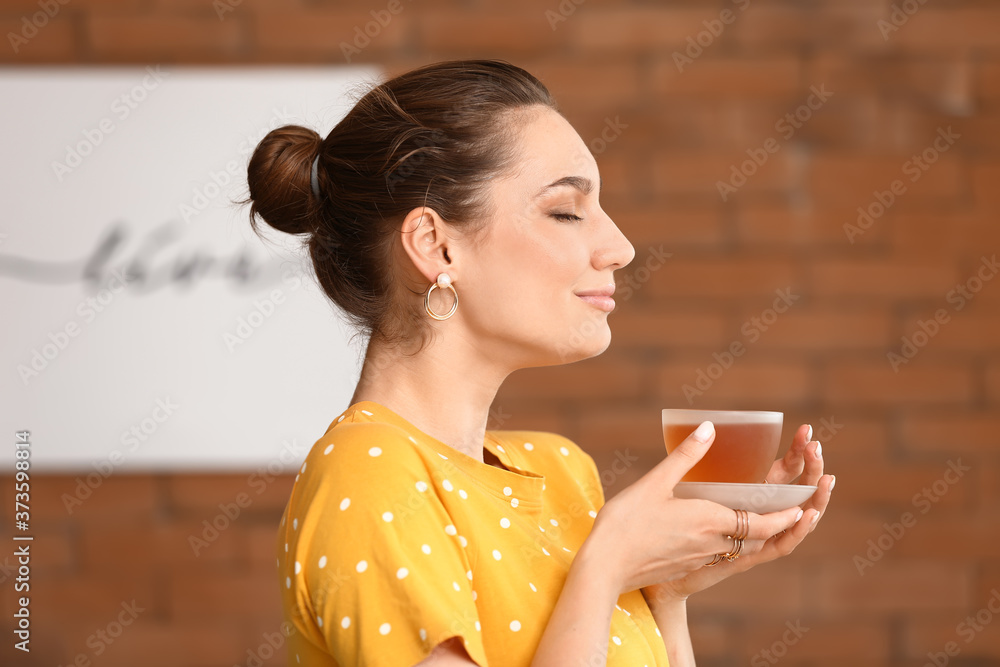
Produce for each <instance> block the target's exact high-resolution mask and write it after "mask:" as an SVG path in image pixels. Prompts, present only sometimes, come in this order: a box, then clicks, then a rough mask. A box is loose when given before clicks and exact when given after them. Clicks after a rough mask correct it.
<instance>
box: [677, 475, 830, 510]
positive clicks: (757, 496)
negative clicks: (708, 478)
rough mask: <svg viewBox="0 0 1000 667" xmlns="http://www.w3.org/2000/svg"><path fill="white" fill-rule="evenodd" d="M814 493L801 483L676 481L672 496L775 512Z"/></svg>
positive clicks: (729, 506)
mask: <svg viewBox="0 0 1000 667" xmlns="http://www.w3.org/2000/svg"><path fill="white" fill-rule="evenodd" d="M815 492H816V487H815V486H808V485H805V484H727V483H723V482H678V483H677V486H676V487H674V495H675V496H676V497H678V498H698V499H701V500H711V501H712V502H716V503H719V504H720V505H725V506H726V507H728V508H730V509H734V510H747V511H750V512H756V513H757V514H765V513H767V512H779V511H781V510H785V509H788V508H789V507H795V506H796V505H800V504H802V503H804V502H805V501H807V500H809V497H810V496H812V494H813V493H815Z"/></svg>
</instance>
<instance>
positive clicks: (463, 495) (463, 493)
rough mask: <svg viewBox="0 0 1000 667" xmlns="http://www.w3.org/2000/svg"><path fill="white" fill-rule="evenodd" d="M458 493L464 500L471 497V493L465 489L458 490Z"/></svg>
mask: <svg viewBox="0 0 1000 667" xmlns="http://www.w3.org/2000/svg"><path fill="white" fill-rule="evenodd" d="M458 495H459V497H461V498H462V500H465V499H466V498H468V497H469V494H468V493H466V492H465V489H459V490H458Z"/></svg>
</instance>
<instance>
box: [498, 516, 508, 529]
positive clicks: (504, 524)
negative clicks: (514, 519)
mask: <svg viewBox="0 0 1000 667" xmlns="http://www.w3.org/2000/svg"><path fill="white" fill-rule="evenodd" d="M500 525H501V526H502V527H503V528H510V519H508V518H507V517H504V518H502V519H500Z"/></svg>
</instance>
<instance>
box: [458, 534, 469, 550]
mask: <svg viewBox="0 0 1000 667" xmlns="http://www.w3.org/2000/svg"><path fill="white" fill-rule="evenodd" d="M458 541H459V542H460V543H461V544H462V547H463V548H465V547H467V546H469V540H467V539H465V536H464V535H459V536H458Z"/></svg>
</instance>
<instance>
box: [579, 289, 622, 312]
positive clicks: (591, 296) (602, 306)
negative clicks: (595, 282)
mask: <svg viewBox="0 0 1000 667" xmlns="http://www.w3.org/2000/svg"><path fill="white" fill-rule="evenodd" d="M614 293H615V286H614V285H613V284H612V285H605V286H604V287H599V288H596V289H591V290H584V291H582V292H576V295H577V296H578V297H580V298H581V299H583V300H584V301H586V302H587V303H589V304H590V305H591V306H593V307H594V308H597V309H598V310H603V311H604V312H606V313H610V312H611V311H612V310H614V309H615V300H614V299H612V298H611V295H612V294H614Z"/></svg>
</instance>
